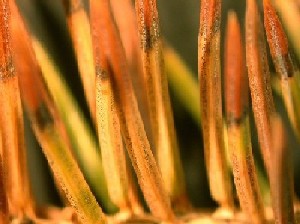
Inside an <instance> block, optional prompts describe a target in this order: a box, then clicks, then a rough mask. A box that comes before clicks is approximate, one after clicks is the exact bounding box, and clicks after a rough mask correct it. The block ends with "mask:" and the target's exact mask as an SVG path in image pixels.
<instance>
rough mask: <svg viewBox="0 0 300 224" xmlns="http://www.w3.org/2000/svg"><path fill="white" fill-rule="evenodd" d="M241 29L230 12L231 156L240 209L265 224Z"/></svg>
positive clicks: (227, 51) (227, 93)
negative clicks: (251, 130)
mask: <svg viewBox="0 0 300 224" xmlns="http://www.w3.org/2000/svg"><path fill="white" fill-rule="evenodd" d="M245 70H246V69H245V64H244V54H243V44H242V40H241V32H240V25H239V23H238V19H237V17H236V14H235V13H234V12H232V11H231V12H229V14H228V23H227V33H226V42H225V83H226V84H225V99H226V113H227V123H228V144H229V146H228V147H229V154H230V159H231V164H232V169H233V175H234V183H235V186H236V190H237V193H238V197H239V201H240V206H241V208H242V209H243V211H244V212H245V213H246V214H247V215H248V218H249V219H250V220H251V223H254V224H263V223H264V222H265V218H264V205H263V202H262V198H261V195H260V192H259V186H258V180H257V175H256V170H255V165H254V158H253V155H252V146H251V136H250V125H249V116H248V113H249V111H248V110H249V109H248V82H247V76H246V72H245Z"/></svg>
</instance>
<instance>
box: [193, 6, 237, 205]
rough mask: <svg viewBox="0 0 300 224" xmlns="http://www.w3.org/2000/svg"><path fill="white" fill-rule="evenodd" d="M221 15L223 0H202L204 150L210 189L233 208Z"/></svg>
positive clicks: (200, 48)
mask: <svg viewBox="0 0 300 224" xmlns="http://www.w3.org/2000/svg"><path fill="white" fill-rule="evenodd" d="M220 17H221V1H220V0H203V1H201V11H200V30H199V36H198V72H199V74H198V76H199V85H200V108H201V110H200V113H201V121H202V122H201V124H202V133H203V136H204V154H205V162H206V167H207V172H208V179H209V185H210V191H211V194H212V197H213V198H214V199H215V200H216V201H217V202H218V203H219V204H220V205H221V206H222V207H229V208H230V207H232V206H233V195H232V189H231V180H230V176H229V170H228V167H227V164H226V158H225V146H224V139H223V120H222V97H221V72H220V19H221V18H220Z"/></svg>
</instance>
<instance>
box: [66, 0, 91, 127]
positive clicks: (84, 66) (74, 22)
mask: <svg viewBox="0 0 300 224" xmlns="http://www.w3.org/2000/svg"><path fill="white" fill-rule="evenodd" d="M63 2H64V5H65V10H66V16H67V22H68V27H69V31H70V34H71V38H72V41H73V46H74V50H75V53H76V57H77V62H78V67H79V73H80V77H81V80H82V83H83V88H84V93H85V94H86V99H87V102H88V105H89V109H90V112H91V115H92V118H93V119H94V121H95V120H96V103H95V102H96V96H95V94H96V90H95V67H94V62H93V51H92V40H91V35H90V23H89V20H88V15H87V12H86V11H85V9H84V3H83V2H84V1H83V0H63Z"/></svg>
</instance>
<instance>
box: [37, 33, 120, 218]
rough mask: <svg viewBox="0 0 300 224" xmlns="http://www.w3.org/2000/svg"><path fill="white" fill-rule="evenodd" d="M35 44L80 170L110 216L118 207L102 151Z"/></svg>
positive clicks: (56, 73)
mask: <svg viewBox="0 0 300 224" xmlns="http://www.w3.org/2000/svg"><path fill="white" fill-rule="evenodd" d="M32 43H33V47H34V50H35V53H36V57H37V59H38V62H39V64H40V66H41V69H42V73H43V77H44V79H45V81H46V83H47V87H48V88H49V90H50V92H51V95H52V97H53V100H54V102H55V104H56V106H57V108H58V110H59V113H60V116H61V117H62V120H63V122H64V123H65V125H66V128H67V132H68V135H69V138H70V141H71V143H72V146H73V149H74V153H75V155H76V158H77V160H78V161H79V164H80V167H81V168H82V170H83V172H84V174H85V176H86V178H87V180H88V181H89V183H90V185H91V187H92V188H93V190H94V192H95V194H96V195H97V197H99V198H100V199H101V202H102V204H103V207H104V208H105V209H106V210H107V211H108V212H114V211H115V210H116V207H115V206H114V205H113V204H112V202H111V200H110V198H109V196H108V189H107V184H106V180H105V177H104V171H103V166H102V161H101V156H100V149H99V146H98V145H97V144H96V141H95V139H94V137H93V134H92V132H91V130H90V127H88V123H87V121H86V120H85V118H84V116H83V114H82V112H81V110H80V108H79V106H78V104H77V103H76V102H75V99H74V98H73V97H72V94H71V92H70V90H69V89H68V87H67V85H66V83H65V82H64V80H62V78H61V77H62V74H61V73H60V71H59V70H58V68H57V67H56V66H55V64H54V62H53V61H52V59H51V58H49V55H48V54H47V52H46V50H45V48H44V47H43V46H42V44H41V43H40V42H39V41H38V40H36V39H34V38H32ZM100 183H101V184H100Z"/></svg>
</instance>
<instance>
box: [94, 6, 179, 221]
mask: <svg viewBox="0 0 300 224" xmlns="http://www.w3.org/2000/svg"><path fill="white" fill-rule="evenodd" d="M90 9H91V25H92V33H93V45H94V60H95V66H96V75H97V76H99V78H101V79H103V80H109V79H111V80H113V84H112V85H113V88H114V96H115V101H116V105H117V111H118V116H119V119H120V125H121V130H122V135H123V138H124V141H125V144H126V148H127V150H128V154H129V156H130V159H131V162H132V164H133V167H134V169H135V172H136V174H137V177H138V181H139V184H140V186H141V189H142V191H143V194H144V197H145V199H146V202H147V204H148V205H149V207H150V210H151V212H152V214H153V215H154V216H156V217H158V218H160V219H162V220H165V221H171V222H174V221H175V216H174V214H173V212H172V210H171V207H170V202H169V200H168V197H167V195H166V192H165V191H164V188H163V185H162V179H161V174H160V172H159V169H158V167H157V165H156V162H155V159H154V156H153V154H152V152H151V149H150V145H149V142H148V139H147V136H146V133H145V129H144V125H143V122H142V120H141V115H140V112H139V110H138V107H137V101H136V98H135V95H134V92H133V87H132V83H131V80H130V76H129V69H128V67H127V63H126V56H125V52H124V50H123V47H122V44H121V40H120V36H119V33H118V31H117V29H116V27H115V24H114V20H113V18H112V13H111V8H110V4H109V1H107V0H104V1H96V0H91V1H90ZM108 77H109V78H108Z"/></svg>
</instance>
